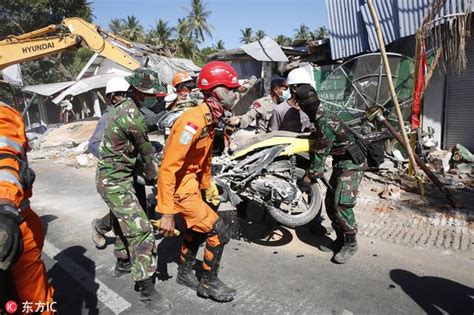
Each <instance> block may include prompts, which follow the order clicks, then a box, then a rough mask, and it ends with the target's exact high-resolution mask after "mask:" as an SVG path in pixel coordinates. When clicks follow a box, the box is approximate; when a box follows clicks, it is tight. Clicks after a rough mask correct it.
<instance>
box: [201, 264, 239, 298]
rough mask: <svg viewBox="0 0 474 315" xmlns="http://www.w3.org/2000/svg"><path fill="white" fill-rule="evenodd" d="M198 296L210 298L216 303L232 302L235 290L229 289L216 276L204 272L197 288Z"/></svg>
mask: <svg viewBox="0 0 474 315" xmlns="http://www.w3.org/2000/svg"><path fill="white" fill-rule="evenodd" d="M197 292H198V295H199V296H202V297H205V298H208V297H210V298H212V299H214V300H216V301H218V302H229V301H232V300H233V299H234V298H235V296H236V294H237V290H235V289H232V288H229V287H228V286H226V285H225V283H224V282H222V281H221V279H219V278H218V277H217V274H216V273H214V272H210V271H204V272H203V274H202V277H201V281H200V282H199V286H198V288H197Z"/></svg>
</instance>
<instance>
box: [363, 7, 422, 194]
mask: <svg viewBox="0 0 474 315" xmlns="http://www.w3.org/2000/svg"><path fill="white" fill-rule="evenodd" d="M367 4H368V5H369V9H370V14H371V16H372V20H373V22H374V25H375V30H376V32H377V38H378V42H379V47H380V53H381V54H382V59H383V62H384V65H385V71H386V73H387V83H388V87H389V89H390V95H391V96H392V102H393V105H394V107H395V111H396V113H397V118H398V123H399V125H400V130H401V133H402V137H403V142H404V144H405V148H406V149H407V152H408V157H409V160H410V163H411V164H412V165H413V170H414V173H415V178H417V181H418V183H419V185H422V184H421V180H420V177H418V176H417V167H416V165H417V164H416V161H415V156H414V154H413V150H412V148H411V146H410V140H409V139H408V136H407V133H406V130H405V123H404V121H403V116H402V111H401V110H400V104H399V103H398V97H397V93H396V92H395V86H394V84H393V78H392V70H391V69H390V64H389V62H388V57H387V52H386V51H385V43H384V41H383V37H382V30H381V29H380V23H379V19H378V17H377V12H376V11H375V7H374V4H373V2H372V0H367Z"/></svg>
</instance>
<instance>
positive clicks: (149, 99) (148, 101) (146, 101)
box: [140, 96, 156, 108]
mask: <svg viewBox="0 0 474 315" xmlns="http://www.w3.org/2000/svg"><path fill="white" fill-rule="evenodd" d="M140 103H141V104H142V106H143V107H145V108H151V107H153V106H154V105H155V103H156V96H145V97H143V101H140Z"/></svg>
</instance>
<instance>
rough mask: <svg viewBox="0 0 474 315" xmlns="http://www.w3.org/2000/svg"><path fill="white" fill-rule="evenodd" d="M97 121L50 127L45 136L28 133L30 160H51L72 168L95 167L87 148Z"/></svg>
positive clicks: (94, 161)
mask: <svg viewBox="0 0 474 315" xmlns="http://www.w3.org/2000/svg"><path fill="white" fill-rule="evenodd" d="M96 125H97V121H79V122H73V123H69V124H64V125H59V126H57V127H50V128H49V129H48V130H47V131H46V132H45V133H44V134H37V133H28V134H27V135H28V143H29V145H30V147H31V149H32V151H31V152H30V153H29V158H30V159H32V160H34V159H50V160H53V161H54V163H59V164H64V165H68V166H71V167H95V166H96V165H97V161H96V159H95V157H94V156H93V155H92V154H90V153H89V152H88V149H87V146H88V144H89V141H88V140H89V138H90V136H91V135H92V133H93V131H94V129H95V127H96Z"/></svg>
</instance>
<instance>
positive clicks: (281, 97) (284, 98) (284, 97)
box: [280, 89, 291, 102]
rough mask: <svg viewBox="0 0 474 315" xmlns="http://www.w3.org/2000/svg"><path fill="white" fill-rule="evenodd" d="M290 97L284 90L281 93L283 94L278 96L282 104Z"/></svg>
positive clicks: (288, 92) (287, 91) (288, 91)
mask: <svg viewBox="0 0 474 315" xmlns="http://www.w3.org/2000/svg"><path fill="white" fill-rule="evenodd" d="M290 97H291V93H290V90H288V89H286V90H284V91H283V93H282V94H281V96H280V100H281V101H282V102H286V101H287V100H288V99H289V98H290Z"/></svg>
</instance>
